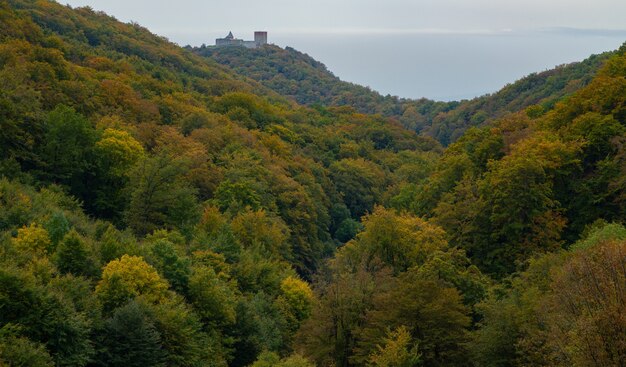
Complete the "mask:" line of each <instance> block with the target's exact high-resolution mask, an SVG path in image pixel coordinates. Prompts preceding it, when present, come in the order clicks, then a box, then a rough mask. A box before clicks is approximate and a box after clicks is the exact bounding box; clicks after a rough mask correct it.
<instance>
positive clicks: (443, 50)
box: [61, 0, 626, 100]
mask: <svg viewBox="0 0 626 367" xmlns="http://www.w3.org/2000/svg"><path fill="white" fill-rule="evenodd" d="M61 2H63V3H67V4H69V5H71V6H90V7H92V8H93V9H95V10H102V11H105V12H106V13H108V14H110V15H113V16H114V17H116V18H117V19H119V20H121V21H124V22H129V21H134V22H137V23H139V24H141V25H142V26H145V27H147V28H148V29H150V30H151V31H152V32H153V33H156V34H159V35H161V36H165V37H167V38H168V39H170V40H171V41H173V42H176V43H178V44H180V45H187V44H190V45H192V46H199V45H201V44H202V43H206V44H207V45H211V44H213V43H214V40H215V38H218V37H223V36H225V35H226V34H227V33H228V31H233V33H234V34H235V36H236V37H237V38H243V39H251V38H252V34H253V31H255V30H265V31H268V36H269V41H270V42H271V43H275V44H277V45H279V46H282V47H284V46H291V47H294V48H296V49H298V50H300V51H303V52H306V53H308V54H309V55H311V56H312V57H314V58H315V59H317V60H319V61H321V62H323V63H325V64H326V65H327V66H328V68H329V69H330V70H331V71H332V72H334V73H335V75H337V76H339V77H340V78H341V79H343V80H347V81H351V82H355V83H358V84H362V85H366V86H370V87H372V88H373V89H375V90H378V91H380V92H381V93H383V94H387V93H389V94H393V95H400V96H401V97H409V98H419V97H429V98H434V99H443V100H450V99H459V98H470V97H473V96H477V95H480V94H484V93H489V92H494V91H496V90H497V89H499V87H502V86H504V84H506V83H508V82H513V81H515V80H516V79H519V78H520V77H522V76H524V75H526V74H528V73H530V72H534V71H542V70H546V69H549V68H551V67H553V66H555V65H558V64H563V63H568V62H573V61H578V60H581V59H583V58H585V57H587V56H589V55H590V54H592V53H599V52H602V51H608V50H611V49H615V48H618V47H619V46H620V45H621V44H622V43H623V42H624V41H626V1H624V0H593V1H591V0H313V1H312V0H265V1H260V0H255V1H252V0H209V1H206V0H177V1H175V2H172V1H165V0H65V1H61ZM450 57H454V58H456V61H455V60H449V59H446V58H450Z"/></svg>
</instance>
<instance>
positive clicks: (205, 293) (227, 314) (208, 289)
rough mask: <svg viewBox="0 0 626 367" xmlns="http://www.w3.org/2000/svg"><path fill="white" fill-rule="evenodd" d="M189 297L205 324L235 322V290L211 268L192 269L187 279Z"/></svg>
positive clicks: (215, 324)
mask: <svg viewBox="0 0 626 367" xmlns="http://www.w3.org/2000/svg"><path fill="white" fill-rule="evenodd" d="M189 297H190V299H191V303H192V304H193V306H194V308H195V309H196V311H197V312H198V314H199V315H200V317H201V318H202V320H203V322H205V323H206V324H209V325H212V326H215V327H222V326H225V325H231V324H233V323H234V322H235V304H236V295H235V292H234V291H233V289H232V288H231V286H230V285H229V284H227V283H226V282H224V281H223V280H222V279H220V278H219V277H218V276H217V274H215V271H214V270H213V269H211V268H208V267H196V268H194V269H193V274H192V275H191V278H190V279H189Z"/></svg>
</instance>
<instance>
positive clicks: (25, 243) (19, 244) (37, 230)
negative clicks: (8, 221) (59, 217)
mask: <svg viewBox="0 0 626 367" xmlns="http://www.w3.org/2000/svg"><path fill="white" fill-rule="evenodd" d="M13 246H15V248H16V249H17V250H18V251H20V252H22V253H24V254H29V255H35V256H43V255H45V254H46V253H47V252H48V251H49V250H50V246H51V242H50V237H49V236H48V231H46V230H45V229H44V228H43V227H41V226H40V225H38V224H36V223H31V225H30V226H28V227H23V228H20V229H18V230H17V237H16V238H14V239H13Z"/></svg>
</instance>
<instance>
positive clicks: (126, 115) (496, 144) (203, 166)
mask: <svg viewBox="0 0 626 367" xmlns="http://www.w3.org/2000/svg"><path fill="white" fill-rule="evenodd" d="M318 66H319V65H318ZM581 70H582V69H581ZM557 74H558V73H557ZM583 74H585V75H586V73H583ZM572 75H573V74H572ZM581 75H582V74H581ZM581 78H582V77H581ZM548 79H549V78H548ZM572 80H574V79H572ZM549 84H550V83H547V84H546V85H549ZM584 84H586V85H585V86H583V87H581V88H579V89H577V90H576V91H575V92H572V93H571V95H569V96H568V97H567V98H564V99H561V100H559V101H558V102H556V103H548V104H546V105H545V106H542V105H534V106H529V107H526V108H525V109H524V110H523V111H520V112H515V113H510V114H505V115H503V117H501V118H495V119H494V121H493V122H491V123H490V124H489V125H488V126H483V127H479V128H476V127H473V128H469V129H467V131H466V132H465V133H464V134H463V135H462V136H461V137H459V138H458V139H457V140H456V141H455V142H454V143H452V144H450V145H449V146H448V147H447V148H445V149H444V148H442V146H441V145H440V144H439V143H437V142H436V141H435V140H433V139H432V138H429V137H425V136H420V135H418V134H416V133H415V132H412V131H409V130H407V129H405V128H404V127H403V126H401V125H400V124H399V123H398V122H397V121H395V120H396V119H394V118H392V117H385V116H381V115H380V114H375V115H370V114H364V113H359V112H356V110H355V108H353V107H351V106H323V105H320V104H315V105H313V106H310V107H309V106H303V105H300V104H298V103H297V102H296V101H293V100H291V99H289V98H288V97H285V96H282V95H280V94H278V93H276V92H275V91H273V90H271V89H270V88H268V87H266V86H264V85H262V84H261V83H260V82H257V81H255V80H253V79H252V78H250V77H248V76H246V75H241V74H238V72H237V71H236V70H234V69H231V68H229V67H225V66H223V65H220V64H219V63H216V62H215V61H213V60H211V59H210V58H206V57H201V56H198V55H195V54H194V53H193V52H190V50H188V49H184V48H180V47H178V46H176V45H175V44H173V43H170V42H169V41H167V40H166V39H164V38H162V37H159V36H157V35H154V34H152V33H151V32H150V31H149V30H147V29H145V28H143V27H141V26H139V25H137V24H132V23H131V24H124V23H121V22H119V21H117V20H116V19H115V18H113V17H111V16H109V15H106V14H104V13H101V12H96V11H94V10H92V9H89V8H77V9H73V8H71V7H68V6H63V5H60V4H58V3H56V2H52V1H45V0H43V1H33V0H10V1H8V2H2V3H0V366H5V365H6V366H32V367H52V366H55V367H56V366H78V367H82V366H87V367H92V366H94V367H96V366H99V367H101V366H107V367H108V366H111V367H120V366H124V367H135V366H136V367H142V366H158V367H165V366H167V367H171V366H173V367H178V366H180V367H189V366H193V367H196V366H218V367H226V366H232V367H240V366H252V367H269V366H276V367H315V366H319V367H323V366H340V367H357V366H375V367H384V366H386V367H389V366H428V367H430V366H434V367H440V366H441V367H443V366H461V367H465V366H489V367H491V366H493V367H496V366H520V367H521V366H572V365H576V366H590V365H603V366H613V365H623V364H624V363H626V361H625V360H624V358H625V357H624V356H626V347H625V346H626V320H625V319H624V317H623V309H624V305H626V299H625V298H624V297H625V296H624V292H622V291H621V290H623V289H626V271H625V269H626V227H624V221H626V180H624V177H626V176H625V175H626V152H625V151H624V147H625V146H626V144H624V142H626V46H625V47H623V48H622V49H620V50H618V51H617V52H615V53H614V55H612V56H607V58H606V60H604V62H603V66H602V67H601V68H600V69H599V70H598V71H597V72H596V75H595V76H594V77H593V78H591V80H589V81H585V82H584ZM505 89H506V88H505ZM565 89H567V88H565ZM565 89H563V90H565ZM320 90H323V89H320ZM507 90H508V91H509V92H508V93H510V94H511V95H515V96H516V98H517V97H519V98H522V97H521V95H523V93H522V92H521V90H519V89H518V90H514V89H510V88H509V89H507ZM533 90H535V91H540V90H546V91H549V90H552V88H550V87H548V88H543V89H541V88H539V89H533ZM536 93H539V94H541V93H543V92H541V93H540V92H536ZM516 98H513V99H511V101H512V100H515V99H516ZM524 98H525V99H526V100H527V99H528V98H527V97H524ZM516 108H517V107H516ZM464 128H465V127H464Z"/></svg>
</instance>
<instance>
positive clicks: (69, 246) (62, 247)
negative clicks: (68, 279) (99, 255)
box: [55, 230, 96, 276]
mask: <svg viewBox="0 0 626 367" xmlns="http://www.w3.org/2000/svg"><path fill="white" fill-rule="evenodd" d="M55 263H56V265H57V268H58V269H59V271H60V272H62V273H71V274H74V275H85V276H90V275H94V274H95V272H96V265H95V263H94V261H93V259H92V257H91V253H90V250H89V247H88V246H87V245H86V244H85V242H84V239H83V238H81V236H80V235H79V234H78V232H76V231H75V230H71V231H70V232H69V233H68V234H66V235H65V237H63V240H62V241H61V242H60V243H59V246H58V247H57V251H56V254H55Z"/></svg>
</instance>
